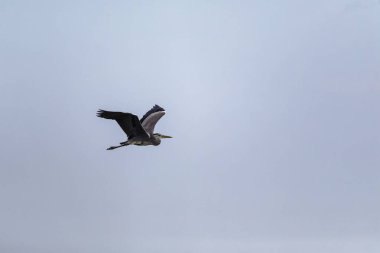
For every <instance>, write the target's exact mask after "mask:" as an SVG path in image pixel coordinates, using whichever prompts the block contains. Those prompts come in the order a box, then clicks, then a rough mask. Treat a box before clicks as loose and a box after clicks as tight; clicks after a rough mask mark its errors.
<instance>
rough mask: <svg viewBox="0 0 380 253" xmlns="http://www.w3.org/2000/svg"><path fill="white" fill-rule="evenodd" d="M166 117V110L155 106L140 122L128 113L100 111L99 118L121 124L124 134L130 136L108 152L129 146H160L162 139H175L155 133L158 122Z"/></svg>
mask: <svg viewBox="0 0 380 253" xmlns="http://www.w3.org/2000/svg"><path fill="white" fill-rule="evenodd" d="M164 115H165V110H164V108H162V107H160V106H158V105H155V106H153V108H152V109H150V110H149V111H148V112H147V113H145V115H144V116H143V117H142V118H141V119H140V120H139V118H138V117H137V116H136V115H134V114H132V113H128V112H110V111H105V110H98V113H97V116H98V117H100V118H104V119H113V120H116V122H117V123H118V124H119V126H120V127H121V129H123V131H124V133H126V135H127V136H128V140H127V141H124V142H120V145H119V146H111V147H109V148H107V150H113V149H115V148H120V147H124V146H128V145H137V146H148V145H154V146H158V145H160V143H161V139H165V138H173V137H171V136H167V135H163V134H159V133H153V131H154V127H155V126H156V124H157V122H158V121H159V120H160V119H161V117H162V116H164Z"/></svg>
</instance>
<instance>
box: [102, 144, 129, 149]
mask: <svg viewBox="0 0 380 253" xmlns="http://www.w3.org/2000/svg"><path fill="white" fill-rule="evenodd" d="M128 145H129V144H127V143H125V144H121V145H119V146H111V147H109V148H107V150H113V149H115V148H121V147H124V146H128Z"/></svg>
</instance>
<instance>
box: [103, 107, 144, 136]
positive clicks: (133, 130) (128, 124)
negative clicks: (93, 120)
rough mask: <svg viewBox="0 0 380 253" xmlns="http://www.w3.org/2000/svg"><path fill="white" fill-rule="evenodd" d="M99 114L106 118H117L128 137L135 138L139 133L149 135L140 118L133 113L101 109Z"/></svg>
mask: <svg viewBox="0 0 380 253" xmlns="http://www.w3.org/2000/svg"><path fill="white" fill-rule="evenodd" d="M97 116H98V117H100V118H104V119H113V120H116V122H117V123H118V124H119V126H120V127H121V129H123V131H124V132H125V133H126V134H127V136H128V138H133V137H135V136H139V135H148V134H147V133H146V131H145V129H144V128H143V127H142V125H141V122H140V121H139V118H138V117H137V116H136V115H134V114H132V113H125V112H111V111H105V110H99V111H98V113H97Z"/></svg>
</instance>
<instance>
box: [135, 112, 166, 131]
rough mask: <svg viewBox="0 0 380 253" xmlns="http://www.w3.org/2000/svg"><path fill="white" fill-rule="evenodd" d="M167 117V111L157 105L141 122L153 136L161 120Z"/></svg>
mask: <svg viewBox="0 0 380 253" xmlns="http://www.w3.org/2000/svg"><path fill="white" fill-rule="evenodd" d="M164 115H165V109H164V108H162V107H160V106H158V105H155V106H153V108H152V109H150V110H149V111H148V112H147V113H145V115H144V116H143V117H142V118H141V120H140V122H141V125H142V127H143V128H144V129H145V131H146V132H147V133H149V134H153V131H154V127H155V126H156V124H157V122H158V120H159V119H161V117H162V116H164Z"/></svg>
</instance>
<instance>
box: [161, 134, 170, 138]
mask: <svg viewBox="0 0 380 253" xmlns="http://www.w3.org/2000/svg"><path fill="white" fill-rule="evenodd" d="M160 137H161V139H166V138H173V137H171V136H168V135H162V134H161V136H160Z"/></svg>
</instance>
